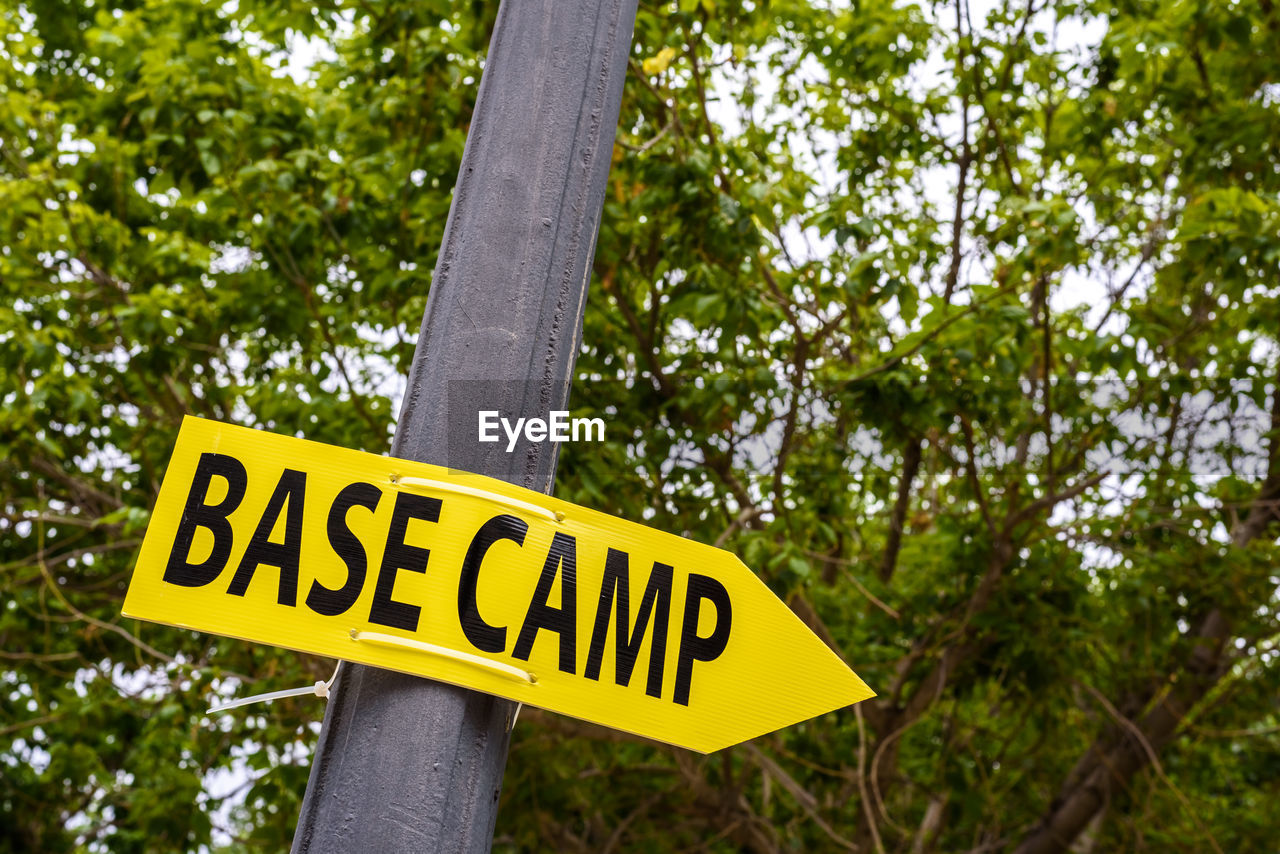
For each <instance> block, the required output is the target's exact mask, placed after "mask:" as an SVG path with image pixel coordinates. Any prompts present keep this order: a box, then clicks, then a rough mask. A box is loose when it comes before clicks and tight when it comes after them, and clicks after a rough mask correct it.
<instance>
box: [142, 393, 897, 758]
mask: <svg viewBox="0 0 1280 854" xmlns="http://www.w3.org/2000/svg"><path fill="white" fill-rule="evenodd" d="M124 612H125V614H126V615H128V616H131V617H138V618H140V619H147V620H154V621H157V622H162V623H168V624H171V625H177V626H182V627H186V628H191V629H198V630H202V631H209V632H214V633H217V634H223V635H228V636H231V637H236V638H242V639H244V640H247V641H255V642H261V643H268V644H274V645H277V646H282V647H287V648H290V649H296V650H301V651H305V652H311V653H317V654H321V655H329V656H333V657H335V658H339V659H345V660H349V661H357V662H360V663H364V664H370V665H375V666H378V667H384V668H388V669H393V670H400V671H404V672H408V673H414V674H418V675H422V676H429V677H431V678H434V679H439V680H443V681H446V682H451V683H453V684H456V685H462V686H465V687H468V688H473V689H476V690H480V691H485V692H489V693H492V694H497V695H499V696H502V697H507V698H509V699H512V700H516V701H519V702H522V703H529V704H531V705H535V706H539V707H542V708H546V709H549V710H552V711H556V712H561V713H563V714H567V715H572V716H574V717H579V718H583V719H585V720H589V721H593V722H595V723H599V724H604V725H606V726H611V727H615V728H617V729H622V730H626V731H628V732H633V733H636V734H638V735H643V736H646V737H649V738H653V739H657V740H660V741H665V742H669V743H671V744H676V745H680V746H683V747H688V748H692V749H694V750H700V751H704V752H707V751H711V750H716V749H718V748H721V747H726V746H728V745H730V744H735V743H737V742H740V741H743V740H745V739H748V738H752V737H754V736H757V735H761V734H763V733H766V732H770V731H772V730H774V729H777V728H779V727H782V726H786V725H788V724H791V723H795V722H797V721H800V720H804V719H806V718H809V717H812V716H813V715H817V714H821V713H823V712H827V711H830V710H832V709H835V708H839V707H842V706H846V705H849V704H851V703H855V702H858V701H860V700H864V699H866V698H868V697H870V696H872V692H871V690H870V689H869V688H867V686H866V685H865V684H864V683H863V682H862V680H861V679H859V678H858V677H857V676H856V675H855V674H854V673H853V672H852V671H851V670H850V669H849V668H848V667H847V666H846V665H845V664H844V663H843V662H842V661H841V660H840V659H839V658H838V657H837V656H836V655H835V654H834V653H833V652H832V651H831V650H830V649H828V648H827V646H826V645H825V644H823V643H822V641H821V640H819V639H818V638H817V637H816V636H815V635H814V634H813V633H812V632H811V631H810V630H809V629H808V628H807V627H806V626H805V625H804V624H803V623H801V622H800V620H799V619H798V618H796V616H795V615H794V614H792V613H791V611H790V609H788V608H787V607H786V605H785V604H784V603H783V602H782V601H781V600H779V599H778V598H777V597H776V596H774V595H773V593H772V592H771V591H770V590H769V589H768V588H767V587H766V586H765V585H764V584H763V583H762V582H761V581H760V580H759V579H758V578H756V576H755V575H754V574H753V573H752V572H751V571H750V570H749V569H747V568H746V567H745V566H744V565H743V564H742V563H741V561H739V560H738V559H737V558H736V557H735V556H733V555H732V554H730V553H728V552H725V551H722V550H720V549H716V548H712V547H711V546H707V545H704V544H701V543H697V542H694V541H692V540H688V539H685V538H683V537H679V536H676V535H673V534H669V533H665V532H662V531H657V530H654V529H651V528H647V527H644V526H641V525H637V524H635V523H632V522H627V521H625V520H622V519H617V518H615V517H612V516H608V515H606V514H604V513H599V512H597V511H594V510H590V509H588V508H585V507H579V506H577V505H574V504H570V503H568V502H565V501H560V500H557V499H555V498H551V497H549V496H546V495H543V494H541V493H538V492H533V491H531V490H527V489H523V488H521V487H517V486H512V485H510V484H507V483H505V482H502V481H498V480H494V479H492V478H486V477H482V476H480V475H473V474H465V473H459V472H457V471H453V470H450V469H444V468H440V467H436V466H429V465H426V464H423V463H414V462H408V461H405V460H399V459H392V458H388V457H381V456H377V455H375V454H368V453H364V452H361V451H353V450H349V449H344V448H335V447H332V446H328V445H322V444H320V443H317V442H309V441H306V440H303V439H296V438H292V437H287V436H278V435H275V434H271V433H265V432H261V431H256V430H250V429H247V428H244V427H237V426H233V425H229V424H221V423H218V422H215V421H208V420H204V419H199V418H187V419H186V420H185V421H184V422H183V426H182V430H181V432H180V434H179V436H178V441H177V445H176V447H175V450H174V454H173V458H172V461H171V462H170V465H169V468H168V470H167V471H166V473H165V478H164V482H163V484H162V485H161V488H160V497H159V500H158V501H157V504H156V509H155V512H154V514H153V515H152V519H151V523H150V525H149V527H148V529H147V533H146V537H145V539H144V541H143V545H142V550H141V552H140V554H139V558H138V564H137V568H136V569H135V570H134V575H133V580H132V582H131V584H130V587H129V593H128V597H127V598H126V601H125V607H124Z"/></svg>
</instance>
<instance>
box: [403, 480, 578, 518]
mask: <svg viewBox="0 0 1280 854" xmlns="http://www.w3.org/2000/svg"><path fill="white" fill-rule="evenodd" d="M391 482H392V483H394V484H398V485H400V486H406V487H410V488H412V487H420V488H423V489H438V490H440V491H441V492H452V493H455V494H457V495H469V496H471V497H472V498H483V499H484V500H486V501H492V502H493V503H495V504H505V505H506V506H507V507H514V508H515V509H517V510H523V511H524V512H526V513H532V514H533V515H535V516H541V517H542V518H543V519H546V520H548V521H550V522H563V521H564V514H563V513H561V512H558V511H556V510H548V509H547V508H545V507H539V506H538V505H537V504H531V503H529V502H528V501H521V500H520V499H519V498H508V497H507V496H505V495H500V494H499V493H497V492H489V491H488V490H487V489H476V488H475V487H474V486H463V485H462V484H460V483H446V482H445V481H443V480H431V479H429V478H425V477H396V476H395V475H392V476H391Z"/></svg>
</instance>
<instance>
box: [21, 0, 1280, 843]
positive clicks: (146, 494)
mask: <svg viewBox="0 0 1280 854" xmlns="http://www.w3.org/2000/svg"><path fill="white" fill-rule="evenodd" d="M2 8H3V15H2V16H0V397H2V406H0V514H2V515H0V570H2V573H0V583H2V584H3V588H2V589H3V595H2V596H0V768H2V770H0V851H42V852H58V851H113V852H117V851H118V852H135V851H136V852H152V851H155V852H160V851H178V850H205V849H209V850H226V851H247V850H283V849H285V848H287V846H288V843H289V840H290V838H291V836H292V830H293V824H294V821H295V820H296V816H297V811H298V807H299V803H300V798H301V795H302V792H303V789H304V787H305V782H306V775H307V766H308V761H309V755H310V750H311V746H312V744H313V742H314V740H315V733H316V732H317V730H318V721H319V720H320V718H321V716H322V709H321V708H320V706H319V705H318V701H314V700H312V701H305V700H304V701H289V702H281V703H275V704H272V705H269V706H259V707H252V708H249V709H246V710H243V711H242V712H240V713H235V714H230V715H225V716H222V717H219V718H216V719H209V718H206V717H205V716H204V714H203V711H204V709H205V708H206V707H207V706H208V705H209V703H210V702H213V701H217V700H218V699H220V698H226V697H229V696H232V695H237V694H247V693H251V692H256V691H268V690H274V689H278V688H284V687H293V686H296V685H301V684H306V683H308V682H310V681H313V680H315V679H320V678H325V677H327V676H328V674H329V672H330V670H331V668H332V662H329V661H324V660H318V659H312V658H308V657H306V656H298V655H295V654H292V653H286V652H283V651H278V650H275V649H270V648H262V647H254V646H252V645H250V644H244V643H237V642H232V641H230V640H227V639H224V638H218V637H213V636H207V635H201V634H198V633H193V632H185V631H178V630H173V629H167V628H163V627H159V626H155V625H150V624H140V623H137V622H135V621H132V620H125V619H123V618H121V617H120V616H119V610H120V605H121V602H122V601H123V596H124V590H125V588H126V586H127V583H128V579H129V572H130V569H131V565H132V560H133V557H134V555H135V553H136V550H137V545H138V543H139V541H140V538H141V536H142V533H143V531H144V530H145V527H146V523H147V519H148V516H149V512H150V507H151V503H152V502H153V500H154V496H155V494H156V491H157V488H158V485H159V482H160V479H161V477H162V475H163V471H164V467H165V464H166V461H167V459H168V454H169V451H170V449H171V446H172V442H173V439H174V436H175V435H176V430H177V426H178V422H179V420H180V419H181V417H182V416H183V414H185V413H194V414H198V415H202V416H207V417H212V418H218V419H222V420H228V421H234V422H237V423H241V424H247V425H250V426H254V427H260V428H263V429H269V430H274V431H277V432H283V433H292V434H296V435H301V436H305V437H307V438H309V439H315V440H319V441H324V442H331V443H335V444H340V445H346V446H349V447H355V448H361V449H364V450H369V451H374V452H385V451H386V449H387V447H388V443H389V439H390V436H391V432H392V427H393V421H394V418H395V414H396V410H397V407H398V403H399V400H398V396H399V394H400V392H401V390H402V388H403V380H402V379H401V377H402V376H403V375H404V374H405V372H406V370H407V365H408V360H409V358H410V356H411V354H412V345H413V337H414V335H415V333H416V330H417V328H418V322H419V319H420V316H421V313H422V308H423V305H424V303H425V299H426V294H427V290H428V287H429V284H430V271H431V270H432V268H433V266H434V263H435V252H436V247H437V246H438V245H439V242H440V238H441V229H442V226H443V222H444V218H445V215H446V213H447V210H448V204H449V194H450V190H451V188H452V185H453V180H454V176H455V175H456V172H457V167H458V162H459V160H460V157H461V152H462V147H463V143H464V141H465V136H466V129H467V124H468V117H469V112H470V109H471V105H472V102H473V99H474V96H475V91H476V85H477V83H478V80H479V76H480V72H481V68H482V65H483V54H484V51H485V49H486V48H487V44H488V37H489V32H490V29H491V27H492V22H493V17H494V14H495V11H496V4H495V3H484V2H472V3H453V2H444V0H417V2H413V3H407V2H382V0H355V2H346V0H325V2H321V3H319V4H312V3H296V2H293V0H231V2H225V3H205V2H200V0H141V2H124V3H117V2H112V0H78V1H77V0H20V1H19V0H4V3H3V7H2ZM1278 35H1280V12H1277V11H1276V10H1275V8H1274V7H1273V4H1272V3H1271V2H1270V0H1261V2H1257V3H1236V2H1228V0H1194V2H1192V0H1116V2H1111V3H1102V2H1078V1H1077V0H1028V2H1025V3H1024V2H1020V1H1019V0H1006V2H1001V0H985V1H984V2H979V0H948V2H937V3H930V2H892V0H849V2H834V1H833V2H804V0H678V2H666V3H653V2H647V0H645V2H642V3H641V9H640V14H639V18H638V21H637V24H636V39H635V47H634V56H633V61H632V64H631V68H630V75H629V79H628V81H627V89H626V95H625V101H624V104H623V110H622V121H621V125H620V128H619V133H618V144H617V146H616V150H615V157H614V164H613V172H612V175H611V179H610V192H609V196H608V199H607V201H606V207H605V217H604V219H605V221H604V225H603V227H602V229H601V234H600V239H599V245H598V249H597V254H596V268H595V282H594V283H593V290H592V296H591V299H590V301H589V304H588V306H587V317H586V321H585V333H584V337H583V341H584V343H583V349H582V352H581V355H580V358H579V363H578V374H577V379H576V381H575V390H574V407H575V414H585V415H603V416H604V417H606V418H607V419H608V421H609V425H610V426H609V431H608V440H609V441H608V442H606V443H604V444H598V445H597V444H582V445H576V446H568V448H567V450H565V451H564V453H563V459H562V462H561V467H560V476H559V483H558V486H557V494H558V495H560V496H562V497H565V498H568V499H570V500H573V501H577V502H580V503H584V504H588V505H590V506H593V507H596V508H599V509H602V510H605V511H608V512H612V513H615V514H618V515H621V516H625V517H628V518H632V519H636V520H645V521H647V523H648V524H651V525H654V526H657V527H661V528H664V529H666V530H669V531H675V532H679V533H683V534H686V535H688V536H691V537H694V538H696V539H700V540H703V541H706V542H714V543H717V544H720V545H723V546H724V547H725V548H729V549H732V550H734V551H735V552H737V553H739V554H741V555H742V556H743V557H744V559H745V560H746V562H747V563H748V564H749V565H750V566H752V567H753V568H754V569H755V570H756V571H757V572H758V573H759V574H760V576H761V577H762V578H763V579H764V580H765V581H766V582H767V583H768V584H769V585H770V586H771V587H772V588H773V589H774V590H775V591H776V592H777V593H778V594H779V595H780V596H782V597H783V598H784V599H786V600H787V601H788V603H789V604H790V605H791V606H792V608H793V609H794V610H795V611H796V612H797V613H798V614H799V615H800V616H801V617H802V619H804V620H805V621H806V622H807V623H809V624H810V625H811V626H812V627H813V628H814V630H815V631H817V632H818V633H819V634H820V636H822V637H823V638H824V640H826V641H827V642H828V643H829V644H830V645H831V646H832V647H833V648H835V649H836V650H837V652H838V653H839V654H840V655H842V656H843V657H844V658H845V659H846V660H847V661H848V662H849V663H850V664H851V665H852V666H853V667H854V668H855V670H857V672H858V673H859V674H860V675H861V676H862V677H863V678H864V679H866V680H867V682H868V683H869V684H871V685H872V687H873V688H875V689H876V690H877V691H878V692H879V697H877V698H876V699H874V700H871V701H868V702H867V703H864V704H861V705H860V706H858V707H854V708H850V709H845V710H841V711H838V712H835V713H832V714H830V715H826V716H824V717H822V718H819V719H816V720H813V721H810V722H807V723H804V724H800V725H797V726H794V727H791V728H789V729H787V730H785V731H782V732H779V733H776V734H773V735H770V736H766V737H763V738H760V739H757V740H756V741H755V742H753V743H750V744H745V745H741V746H739V747H736V748H733V749H730V750H726V751H722V752H720V753H718V754H716V755H712V756H707V757H703V756H697V755H694V754H690V753H688V752H685V751H682V750H678V749H674V748H668V747H664V746H661V745H655V744H651V743H646V742H642V741H639V740H637V739H634V738H631V737H628V736H624V735H621V734H618V733H614V732H611V731H608V730H604V729H601V728H597V727H594V726H589V725H586V724H582V723H580V722H577V721H574V720H571V719H567V718H563V717H558V716H555V715H551V714H547V713H539V712H536V711H532V710H530V711H526V712H525V714H524V715H522V717H521V720H520V725H519V727H518V728H517V730H516V734H515V740H514V742H513V746H512V751H511V757H510V761H509V763H508V769H507V776H506V782H505V786H504V791H503V798H504V803H503V806H502V810H501V813H500V819H499V826H498V829H497V837H496V841H495V850H499V851H539V850H556V851H565V852H575V851H583V852H586V851H668V850H671V851H686V850H687V851H695V850H696V851H739V850H745V851H753V852H772V851H826V850H830V851H840V850H850V851H853V850H858V851H867V852H871V851H876V852H880V851H886V852H888V851H902V852H907V851H911V852H923V851H1005V850H1010V851H1012V850H1018V851H1023V852H1041V851H1063V850H1067V849H1068V848H1071V849H1073V850H1076V851H1091V850H1096V851H1112V850H1129V851H1142V850H1148V851H1215V850H1216V851H1250V850H1267V849H1269V848H1272V847H1274V845H1275V822H1274V815H1273V810H1274V802H1275V800H1276V798H1277V795H1280V710H1278V708H1277V703H1278V700H1280V682H1278V681H1277V678H1276V668H1277V661H1276V657H1277V646H1276V645H1277V638H1280V630H1278V627H1277V624H1276V619H1275V616H1276V612H1275V607H1276V590H1277V585H1278V584H1280V572H1278V570H1277V560H1276V558H1277V536H1278V535H1280V524H1278V523H1280V402H1278V401H1280V395H1278V394H1277V370H1278V368H1277V363H1278V352H1280V351H1278V350H1277V330H1280V299H1277V297H1280V284H1278V283H1280V280H1278V278H1277V273H1280V148H1278V147H1277V145H1276V140H1277V139H1280V53H1278V52H1277V51H1276V50H1275V45H1276V41H1277V36H1278ZM759 690H760V691H761V692H768V691H770V690H771V686H768V685H761V686H759ZM1267 803H1272V804H1273V807H1272V808H1268V807H1266V804H1267Z"/></svg>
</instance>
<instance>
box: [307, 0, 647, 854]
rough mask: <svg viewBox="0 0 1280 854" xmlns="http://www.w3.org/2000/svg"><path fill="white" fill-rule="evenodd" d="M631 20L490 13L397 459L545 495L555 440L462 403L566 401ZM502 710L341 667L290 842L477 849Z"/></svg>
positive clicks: (602, 8) (503, 736)
mask: <svg viewBox="0 0 1280 854" xmlns="http://www.w3.org/2000/svg"><path fill="white" fill-rule="evenodd" d="M635 11H636V0H506V2H504V3H503V4H502V8H501V10H500V11H499V13H498V21H497V26H496V28H495V30H494V34H493V40H492V42H491V44H490V51H489V59H488V61H487V64H486V66H485V70H484V75H483V79H482V80H481V83H480V93H479V96H478V99H477V103H476V109H475V115H474V118H473V120H472V125H471V129H470V132H469V135H468V137H467V147H466V153H465V154H464V156H463V161H462V170H461V172H460V174H459V175H458V182H457V186H456V187H455V189H454V197H453V206H452V208H451V209H450V212H449V223H448V226H447V229H446V231H445V237H444V243H443V245H442V247H441V251H440V259H439V262H438V264H437V266H436V270H435V277H434V280H433V284H432V287H431V293H430V296H429V298H428V301H427V308H426V312H425V315H424V317H423V321H422V334H421V337H420V338H419V339H418V346H417V352H416V353H415V356H414V364H413V369H412V371H411V372H410V375H409V388H408V392H407V394H406V397H405V402H404V408H403V409H402V411H401V414H400V422H399V424H398V427H397V431H396V437H395V442H394V444H393V447H392V453H393V454H394V455H395V456H399V457H406V458H409V459H414V460H421V461H423V462H429V463H436V464H441V465H448V466H451V467H454V468H461V469H467V470H469V471H475V472H480V473H482V474H488V475H491V476H494V477H499V478H502V479H504V480H507V481H509V482H511V483H517V484H521V485H523V486H527V487H530V488H533V489H538V490H541V491H544V492H546V491H550V489H551V484H552V480H553V478H554V475H555V466H556V448H557V446H556V445H555V444H551V443H546V444H532V443H527V442H523V441H522V444H521V445H519V446H518V447H517V448H516V449H515V451H514V452H512V453H507V452H506V450H505V447H506V443H505V442H500V443H495V444H480V443H478V442H476V441H475V431H476V412H477V410H479V409H498V410H500V411H502V413H503V414H504V415H507V416H511V415H516V416H534V415H543V416H545V414H546V413H547V412H548V411H550V410H554V409H566V408H568V407H567V402H568V389H569V379H570V377H571V375H572V371H573V364H574V359H575V357H576V354H577V347H578V342H579V338H580V336H581V330H582V308H583V304H584V302H585V300H586V293H587V281H588V279H589V277H590V272H591V259H592V255H593V254H594V250H595V237H596V232H597V229H598V226H599V220H600V210H601V205H602V202H603V198H604V191H605V182H606V180H607V178H608V173H609V163H610V159H611V153H612V149H613V139H614V132H615V129H616V126H617V121H618V107H619V104H620V102H621V97H622V83H623V79H624V76H625V73H626V67H627V54H628V52H629V50H630V44H631V31H632V27H633V25H634V23H635ZM468 431H469V432H468ZM513 711H514V708H513V704H512V703H509V702H507V701H505V700H501V699H498V698H495V697H491V696H488V695H485V694H478V693H475V692H471V691H467V690H464V689H461V688H455V687H453V686H450V685H444V684H441V683H437V682H431V681H428V680H425V679H419V678H416V677H412V676H404V675H401V674H397V673H392V672H389V671H383V670H378V669H375V668H369V667H361V666H354V665H347V666H346V667H344V668H343V674H342V676H341V678H340V679H339V682H338V685H337V686H336V690H335V694H334V696H333V697H332V698H331V699H330V701H329V704H328V709H327V711H326V714H325V720H324V727H323V730H322V731H321V734H320V743H319V745H318V747H317V749H316V756H315V761H314V764H313V766H312V769H311V778H310V781H309V782H308V785H307V794H306V799H305V801H304V802H303V805H302V814H301V816H300V818H299V820H298V829H297V833H296V835H295V837H294V842H293V851H294V852H295V854H319V852H343V854H350V852H365V851H367V852H379V853H380V854H392V852H405V851H432V852H434V851H450V852H452V851H459V852H463V851H465V852H484V851H488V850H489V848H490V845H491V841H492V836H493V825H494V820H495V817H496V811H497V803H498V793H499V789H500V787H501V783H502V770H503V765H504V764H505V761H506V753H507V741H508V734H509V726H508V725H509V721H510V716H511V713H512V712H513Z"/></svg>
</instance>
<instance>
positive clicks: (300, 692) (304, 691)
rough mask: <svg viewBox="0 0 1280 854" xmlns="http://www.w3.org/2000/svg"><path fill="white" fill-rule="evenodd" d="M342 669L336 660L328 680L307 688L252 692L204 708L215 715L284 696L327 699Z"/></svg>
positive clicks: (340, 662)
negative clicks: (236, 698)
mask: <svg viewBox="0 0 1280 854" xmlns="http://www.w3.org/2000/svg"><path fill="white" fill-rule="evenodd" d="M341 670H342V661H341V660H339V661H338V666H337V667H335V668H334V669H333V675H332V676H330V677H329V681H328V682H317V683H316V684H314V685H312V686H310V687H307V688H286V689H285V690H283V691H270V692H268V693H266V694H254V695H253V696H252V697H241V698H240V699H238V700H231V701H230V702H227V703H223V704H222V705H221V706H210V707H209V708H208V709H206V710H205V714H206V715H216V714H218V713H220V712H226V711H230V710H231V709H238V708H240V707H241V706H248V705H250V704H252V703H270V702H271V701H272V700H283V699H284V698H285V697H305V696H306V695H308V694H314V695H315V696H317V697H323V698H324V699H326V700H327V699H329V689H330V688H331V687H333V683H334V681H335V680H336V679H337V678H338V673H339V672H340V671H341Z"/></svg>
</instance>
